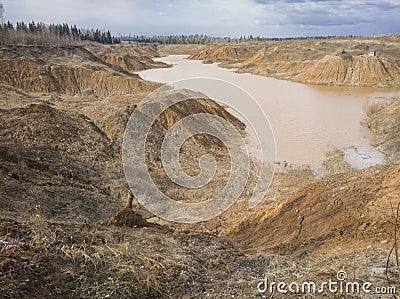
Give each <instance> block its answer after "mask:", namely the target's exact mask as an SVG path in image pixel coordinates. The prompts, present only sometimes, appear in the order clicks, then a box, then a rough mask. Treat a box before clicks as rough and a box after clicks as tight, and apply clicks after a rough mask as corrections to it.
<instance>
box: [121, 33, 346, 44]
mask: <svg viewBox="0 0 400 299" xmlns="http://www.w3.org/2000/svg"><path fill="white" fill-rule="evenodd" d="M335 37H336V36H306V37H284V38H280V37H272V38H268V37H261V36H253V35H249V36H241V37H238V38H231V37H212V36H209V35H204V34H195V35H154V36H145V35H130V36H121V41H122V42H125V43H137V44H210V43H217V42H223V43H236V44H237V43H242V42H254V41H284V40H316V39H330V38H335ZM348 37H353V36H348Z"/></svg>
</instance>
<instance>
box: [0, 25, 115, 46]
mask: <svg viewBox="0 0 400 299" xmlns="http://www.w3.org/2000/svg"><path fill="white" fill-rule="evenodd" d="M82 41H92V42H98V43H102V44H110V45H111V44H119V43H121V40H120V39H119V38H116V37H114V36H112V35H111V33H110V31H101V30H99V29H96V30H95V29H80V28H77V26H76V25H74V26H69V25H68V24H66V23H64V24H51V25H46V24H44V23H35V22H34V21H32V22H31V23H28V24H25V23H24V22H17V23H16V25H15V26H14V25H13V24H12V23H11V22H9V21H8V22H6V23H3V24H2V25H0V44H1V45H71V44H75V43H79V42H82Z"/></svg>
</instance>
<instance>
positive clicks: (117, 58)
mask: <svg viewBox="0 0 400 299" xmlns="http://www.w3.org/2000/svg"><path fill="white" fill-rule="evenodd" d="M87 49H89V50H90V51H91V52H93V53H94V54H95V55H96V56H97V57H98V58H99V59H100V60H102V61H103V62H105V63H108V64H110V65H113V66H117V67H120V68H122V69H123V70H125V71H128V72H136V71H143V70H148V69H152V68H165V67H170V66H169V65H168V64H165V63H163V62H156V61H154V60H153V59H152V57H158V56H159V55H158V52H157V49H156V48H155V47H152V46H141V47H140V46H124V45H115V46H98V45H89V46H87Z"/></svg>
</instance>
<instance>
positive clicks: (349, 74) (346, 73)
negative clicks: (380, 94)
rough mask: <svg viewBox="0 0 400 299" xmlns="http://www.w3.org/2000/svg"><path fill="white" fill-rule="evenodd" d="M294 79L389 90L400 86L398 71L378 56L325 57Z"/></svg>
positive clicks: (399, 71)
mask: <svg viewBox="0 0 400 299" xmlns="http://www.w3.org/2000/svg"><path fill="white" fill-rule="evenodd" d="M294 80H295V81H299V82H304V83H313V84H324V85H325V84H326V85H350V86H375V87H392V86H399V85H400V70H399V69H398V68H397V67H396V66H395V65H394V64H393V63H391V62H390V61H387V60H385V59H382V58H380V57H369V56H367V55H361V56H346V55H341V56H333V55H327V56H325V57H324V58H322V59H321V60H319V61H318V62H316V63H315V64H314V65H311V66H310V67H308V68H307V69H306V70H304V71H303V72H300V74H299V75H297V76H296V77H294Z"/></svg>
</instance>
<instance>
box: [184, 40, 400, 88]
mask: <svg viewBox="0 0 400 299" xmlns="http://www.w3.org/2000/svg"><path fill="white" fill-rule="evenodd" d="M365 49H370V50H372V49H374V50H378V55H377V56H369V55H367V54H366V53H368V52H366V50H365ZM398 49H399V48H398V41H397V40H396V39H395V37H386V38H382V39H368V38H364V39H332V40H325V41H313V40H310V41H307V40H293V41H281V42H275V41H271V42H260V43H243V44H239V45H236V46H235V47H233V46H221V47H209V48H207V49H205V50H202V51H200V52H198V53H197V54H192V55H191V56H190V57H189V58H190V59H199V60H203V62H216V61H218V62H222V63H221V64H220V66H221V67H226V68H236V69H237V72H238V73H246V72H248V73H253V74H257V75H263V76H270V77H275V78H278V79H285V80H292V81H296V82H302V83H310V84H321V85H346V86H370V87H382V88H385V87H398V86H400V66H399V59H398V57H399V50H398ZM342 53H344V54H342Z"/></svg>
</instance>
